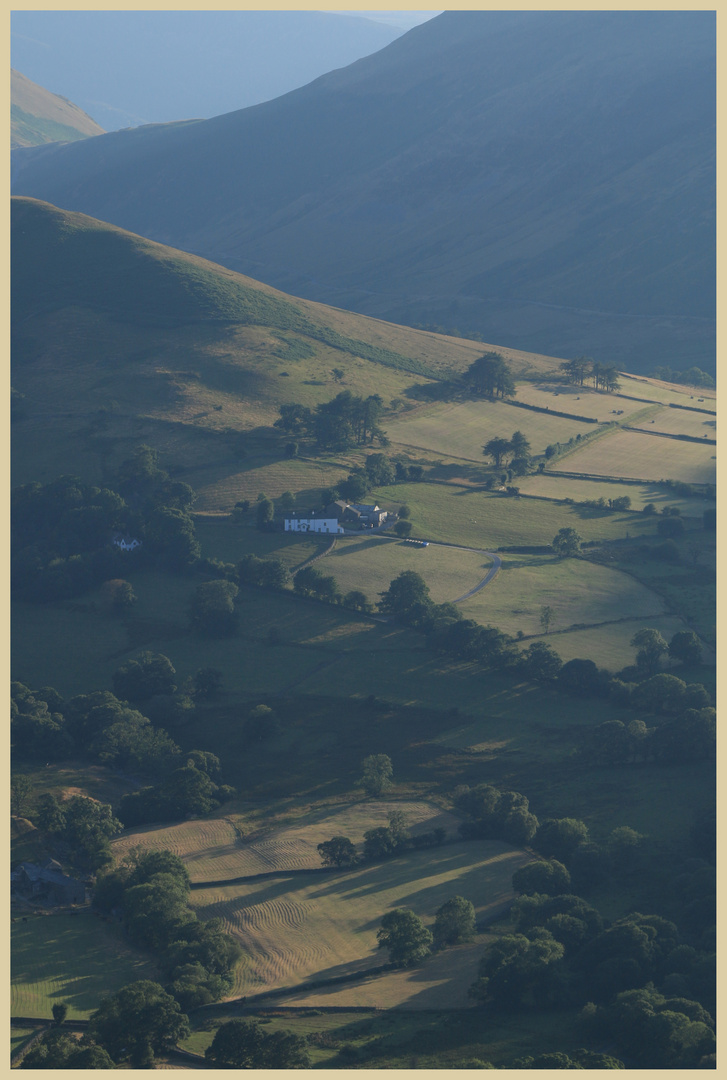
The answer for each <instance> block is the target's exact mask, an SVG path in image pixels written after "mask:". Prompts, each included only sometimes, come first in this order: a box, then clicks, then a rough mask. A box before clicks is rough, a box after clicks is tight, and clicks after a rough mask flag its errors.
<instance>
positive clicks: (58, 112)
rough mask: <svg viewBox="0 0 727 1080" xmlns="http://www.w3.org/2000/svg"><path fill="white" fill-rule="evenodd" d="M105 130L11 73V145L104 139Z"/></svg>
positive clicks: (15, 72) (57, 99)
mask: <svg viewBox="0 0 727 1080" xmlns="http://www.w3.org/2000/svg"><path fill="white" fill-rule="evenodd" d="M103 133H104V131H103V128H102V127H99V125H98V124H97V123H96V121H95V120H92V119H91V117H90V116H87V115H86V113H85V112H83V111H82V110H81V109H79V108H78V106H77V105H74V104H73V102H71V101H68V100H67V99H66V98H62V97H58V95H57V94H51V93H50V91H48V90H44V89H43V87H42V86H37V85H36V84H35V83H34V82H31V81H30V79H27V78H26V77H25V75H21V74H20V72H19V71H14V70H11V72H10V145H11V147H13V148H15V147H19V146H39V145H41V144H42V143H49V142H74V141H75V140H76V139H86V138H88V136H89V135H103Z"/></svg>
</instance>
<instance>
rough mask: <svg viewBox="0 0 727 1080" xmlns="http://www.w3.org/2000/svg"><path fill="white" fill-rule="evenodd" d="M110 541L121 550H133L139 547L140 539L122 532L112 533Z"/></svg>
mask: <svg viewBox="0 0 727 1080" xmlns="http://www.w3.org/2000/svg"><path fill="white" fill-rule="evenodd" d="M111 543H112V544H113V545H114V547H117V548H119V549H120V550H121V551H135V550H136V548H139V547H141V540H137V539H136V537H135V536H123V535H122V533H114V535H113V536H112V537H111Z"/></svg>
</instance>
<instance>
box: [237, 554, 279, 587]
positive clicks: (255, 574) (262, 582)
mask: <svg viewBox="0 0 727 1080" xmlns="http://www.w3.org/2000/svg"><path fill="white" fill-rule="evenodd" d="M289 576H290V575H289V574H288V571H287V569H286V566H285V563H284V562H283V561H282V560H281V559H273V558H270V559H261V558H259V557H258V556H257V555H243V557H242V558H241V559H240V561H239V562H238V564H237V580H238V582H239V584H240V585H251V586H254V587H256V588H259V589H284V588H285V586H286V584H287V581H288V578H289Z"/></svg>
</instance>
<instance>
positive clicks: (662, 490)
mask: <svg viewBox="0 0 727 1080" xmlns="http://www.w3.org/2000/svg"><path fill="white" fill-rule="evenodd" d="M518 487H519V488H520V491H521V492H522V494H523V495H539V496H540V497H542V498H546V499H555V500H558V499H574V500H575V501H576V502H581V501H583V500H584V499H605V500H606V501H607V502H608V500H609V499H620V498H621V497H622V496H624V495H628V497H629V498H630V499H631V509H632V510H643V508H644V506H646V504H647V503H654V505H655V506H656V507H657V509H658V510H659V511H661V510H663V508H664V507H665V506H676V507H677V508H678V510H679V511H680V513H681V514H682V516H683V517H701V516H702V514H703V513H704V511H705V510H706V509H707V508H708V507H711V506H714V499H706V498H703V497H701V496H691V497H688V498H684V497H682V496H680V495H678V494H677V493H676V492H675V491H672V490H671V489H670V488H667V487H664V486H663V485H662V484H619V483H618V481H609V480H589V479H587V478H585V477H578V476H558V474H557V473H531V474H530V475H529V476H521V477H519V478H518Z"/></svg>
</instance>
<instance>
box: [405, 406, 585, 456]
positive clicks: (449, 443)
mask: <svg viewBox="0 0 727 1080" xmlns="http://www.w3.org/2000/svg"><path fill="white" fill-rule="evenodd" d="M565 411H569V410H565ZM582 415H584V416H587V415H589V414H588V413H587V412H585V411H584V412H583V413H582ZM592 428H593V425H592V424H587V423H583V422H581V421H578V420H566V419H564V418H563V417H559V416H546V415H544V414H543V413H537V412H529V411H528V410H526V409H517V408H513V407H512V406H510V405H508V404H507V403H506V402H501V401H499V402H495V401H465V402H456V403H453V402H446V403H443V404H437V405H427V406H424V407H423V408H421V409H416V410H412V411H411V412H409V413H404V415H403V416H401V417H397V418H396V419H394V420H389V421H388V422H387V423H386V434H387V435H388V437H389V439H390V440H391V442H392V443H394V444H396V445H399V446H405V447H415V448H417V449H421V450H427V451H430V452H431V453H435V454H446V455H448V456H450V457H460V458H467V459H469V460H471V461H478V462H481V463H482V464H483V465H485V464H490V463H491V462H490V459H489V458H485V457H484V455H483V452H482V447H483V445H484V444H485V443H486V442H487V441H488V440H489V439H492V438H494V437H495V436H498V437H500V438H506V439H509V438H511V436H512V434H513V432H514V431H522V433H523V434H524V435H525V436H526V437H527V438H528V439H529V440H530V444H531V448H532V452H533V453H534V454H542V452H543V451H544V450H545V447H546V446H547V445H548V444H549V443H554V442H567V441H568V439H570V438H571V437H575V436H576V435H579V434H581V435H585V434H586V432H588V431H591V430H592Z"/></svg>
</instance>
